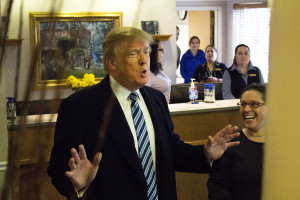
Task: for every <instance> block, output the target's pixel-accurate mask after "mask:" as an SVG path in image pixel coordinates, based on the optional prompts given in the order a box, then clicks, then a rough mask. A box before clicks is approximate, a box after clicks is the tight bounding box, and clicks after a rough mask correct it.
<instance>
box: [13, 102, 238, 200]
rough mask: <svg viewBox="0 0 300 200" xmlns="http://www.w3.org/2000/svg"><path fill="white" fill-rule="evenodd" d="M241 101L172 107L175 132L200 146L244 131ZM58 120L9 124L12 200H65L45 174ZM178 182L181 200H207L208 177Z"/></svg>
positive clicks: (182, 177)
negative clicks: (230, 130)
mask: <svg viewBox="0 0 300 200" xmlns="http://www.w3.org/2000/svg"><path fill="white" fill-rule="evenodd" d="M238 102H239V99H234V100H219V101H216V102H215V103H204V102H199V104H190V103H179V104H170V105H169V109H170V112H171V117H172V120H173V123H174V126H175V129H174V131H175V133H177V134H179V135H180V137H181V139H182V140H183V141H185V142H187V143H190V144H192V145H199V144H204V143H205V142H206V140H207V137H208V135H215V134H216V133H217V132H218V131H219V130H220V129H221V128H223V127H225V126H226V125H227V124H232V125H237V126H239V127H240V128H242V127H243V123H242V120H241V119H240V116H239V110H238V106H237V103H238ZM56 118H57V114H44V115H29V116H27V117H17V119H15V120H14V121H13V122H12V121H8V135H9V145H10V147H11V151H10V152H11V157H12V160H13V164H14V167H15V169H16V172H15V173H16V174H17V175H16V176H17V178H15V179H14V181H13V183H12V199H17V200H19V199H40V198H39V196H34V195H38V194H37V193H38V192H37V191H40V192H39V193H43V197H49V199H64V198H63V197H62V196H61V195H59V194H58V193H57V191H56V190H55V188H54V187H53V186H52V184H51V180H50V178H49V177H48V176H47V174H46V169H47V166H48V163H49V158H50V154H51V149H52V145H53V136H54V127H55V122H56ZM176 179H177V190H178V199H179V200H193V199H207V190H206V181H207V175H206V174H204V175H202V174H191V173H176ZM36 187H37V188H38V189H35V188H36ZM44 199H47V198H44Z"/></svg>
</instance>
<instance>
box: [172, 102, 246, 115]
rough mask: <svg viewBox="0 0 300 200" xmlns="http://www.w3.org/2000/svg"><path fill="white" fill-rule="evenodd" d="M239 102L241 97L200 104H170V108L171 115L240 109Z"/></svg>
mask: <svg viewBox="0 0 300 200" xmlns="http://www.w3.org/2000/svg"><path fill="white" fill-rule="evenodd" d="M238 102H240V99H229V100H218V101H215V102H214V103H204V102H203V101H201V102H199V103H198V104H191V103H176V104H169V110H170V112H171V115H176V114H190V113H199V112H213V111H223V110H238V109H239V107H238V106H237V103H238Z"/></svg>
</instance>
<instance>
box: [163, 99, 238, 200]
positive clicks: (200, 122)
mask: <svg viewBox="0 0 300 200" xmlns="http://www.w3.org/2000/svg"><path fill="white" fill-rule="evenodd" d="M238 102H239V99H234V100H221V101H216V102H215V103H203V102H200V103H199V104H187V103H185V104H170V105H169V109H170V112H171V115H172V120H173V123H174V127H175V133H177V134H179V135H180V137H181V139H182V140H183V141H185V142H187V143H190V144H192V145H199V144H205V142H206V141H207V137H208V136H209V135H211V136H213V135H215V134H216V133H217V132H218V131H219V130H221V129H222V128H224V127H225V126H226V125H228V124H231V125H237V126H238V127H239V128H242V127H243V126H244V124H243V122H242V119H241V117H240V114H239V108H238V106H237V103H238ZM207 178H208V175H207V174H194V173H182V172H176V182H177V194H178V200H199V199H201V200H205V199H208V193H207V188H206V181H207Z"/></svg>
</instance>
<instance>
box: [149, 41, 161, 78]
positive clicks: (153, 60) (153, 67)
mask: <svg viewBox="0 0 300 200" xmlns="http://www.w3.org/2000/svg"><path fill="white" fill-rule="evenodd" d="M158 43H160V41H159V40H157V39H154V41H153V43H152V44H151V45H150V47H151V53H150V71H151V72H152V73H153V74H155V75H157V74H158V72H159V71H161V70H163V68H162V64H161V63H159V62H158V60H157V58H158Z"/></svg>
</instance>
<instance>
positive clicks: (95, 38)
mask: <svg viewBox="0 0 300 200" xmlns="http://www.w3.org/2000/svg"><path fill="white" fill-rule="evenodd" d="M120 26H122V12H114V13H98V12H84V13H83V12H80V13H60V12H54V13H52V12H30V35H31V54H32V56H31V57H32V59H33V63H36V76H35V77H36V78H35V89H42V88H66V78H67V77H68V76H70V75H73V76H75V77H76V78H79V79H80V78H82V77H83V75H84V74H85V73H92V74H94V75H95V78H96V81H101V80H102V79H103V77H104V76H105V72H104V69H103V68H104V63H103V62H104V61H103V49H102V46H103V42H104V39H105V36H106V34H107V33H108V32H109V31H111V30H112V29H114V28H116V27H120Z"/></svg>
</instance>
